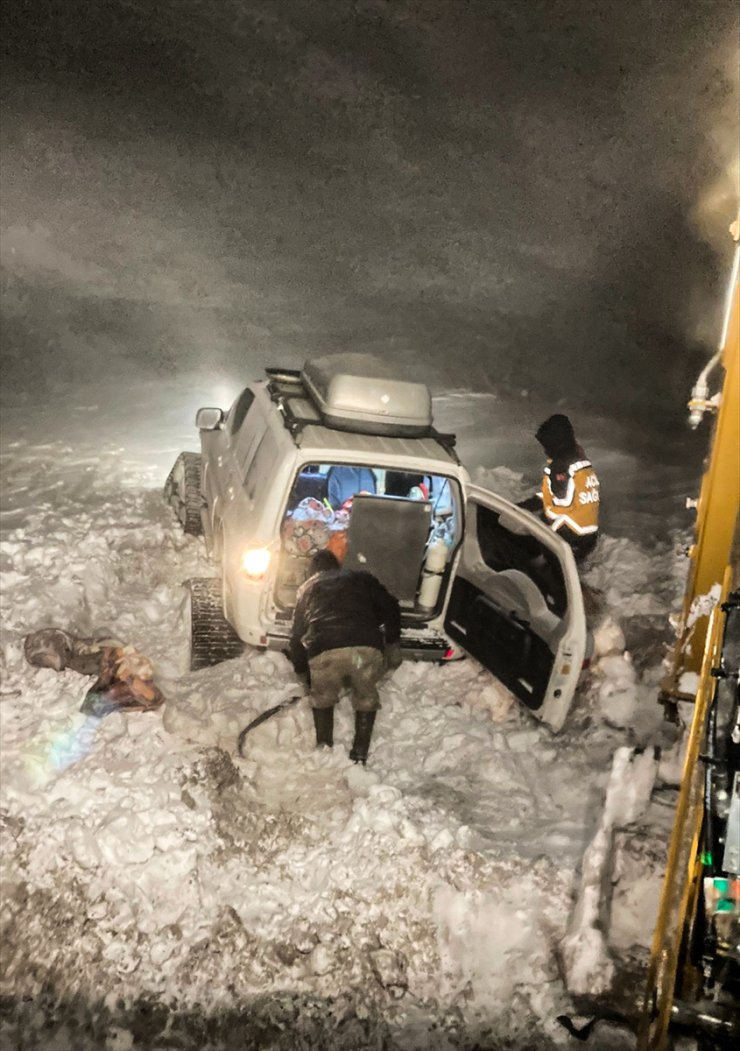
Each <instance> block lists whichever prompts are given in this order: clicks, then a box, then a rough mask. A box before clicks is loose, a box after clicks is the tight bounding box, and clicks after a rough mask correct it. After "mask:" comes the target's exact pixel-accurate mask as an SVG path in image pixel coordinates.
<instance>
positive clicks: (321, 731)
mask: <svg viewBox="0 0 740 1051" xmlns="http://www.w3.org/2000/svg"><path fill="white" fill-rule="evenodd" d="M311 711H312V712H313V724H314V726H315V727H316V747H317V748H332V747H333V746H334V709H333V708H312V709H311Z"/></svg>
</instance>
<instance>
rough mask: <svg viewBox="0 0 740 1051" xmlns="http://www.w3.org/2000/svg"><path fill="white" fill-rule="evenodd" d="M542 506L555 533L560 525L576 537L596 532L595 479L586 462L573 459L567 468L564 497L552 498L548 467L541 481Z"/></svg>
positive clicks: (597, 486) (597, 489)
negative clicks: (575, 534)
mask: <svg viewBox="0 0 740 1051" xmlns="http://www.w3.org/2000/svg"><path fill="white" fill-rule="evenodd" d="M542 505H543V510H544V512H545V517H546V518H547V520H548V521H549V522H550V523H551V528H552V529H554V530H555V531H556V532H557V530H558V529H561V528H562V527H563V526H566V527H567V528H568V529H571V530H572V531H573V532H574V533H577V534H578V535H579V536H587V535H588V534H589V533H596V532H597V531H598V528H599V479H598V478H597V477H596V472H595V471H594V469H593V467H592V465H591V461H590V460H576V461H575V463H572V464H571V465H570V466H569V467H568V485H567V487H566V490H565V496H560V497H558V496H555V495H554V493H553V491H552V488H551V484H550V467H549V465H548V466H547V467H546V468H545V474H544V477H543V479H542Z"/></svg>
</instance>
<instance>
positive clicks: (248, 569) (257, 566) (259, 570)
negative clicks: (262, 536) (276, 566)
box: [242, 547, 270, 580]
mask: <svg viewBox="0 0 740 1051" xmlns="http://www.w3.org/2000/svg"><path fill="white" fill-rule="evenodd" d="M269 565H270V549H269V548H267V547H250V548H247V550H246V551H245V552H244V554H243V555H242V570H243V571H244V572H245V573H246V574H247V576H248V577H251V578H252V579H253V580H259V578H260V577H263V576H264V575H265V573H266V572H267V568H268V566H269Z"/></svg>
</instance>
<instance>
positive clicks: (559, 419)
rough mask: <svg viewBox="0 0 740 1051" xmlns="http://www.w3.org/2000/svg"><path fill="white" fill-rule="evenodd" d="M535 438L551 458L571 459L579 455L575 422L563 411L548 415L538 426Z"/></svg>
mask: <svg viewBox="0 0 740 1051" xmlns="http://www.w3.org/2000/svg"><path fill="white" fill-rule="evenodd" d="M535 438H536V439H537V441H538V442H539V443H540V445H541V446H542V448H543V449H544V450H545V452H546V453H547V455H548V456H549V457H550V459H551V460H570V459H573V458H574V457H575V456H576V455H577V451H578V446H577V444H576V436H575V432H574V431H573V424H572V423H571V422H570V420H569V419H568V417H567V416H563V415H562V413H559V412H558V413H555V415H554V416H548V418H547V419H546V420H545V422H544V423H541V424H540V426H539V427H538V428H537V432H536V434H535Z"/></svg>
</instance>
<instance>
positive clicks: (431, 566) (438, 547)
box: [419, 538, 448, 610]
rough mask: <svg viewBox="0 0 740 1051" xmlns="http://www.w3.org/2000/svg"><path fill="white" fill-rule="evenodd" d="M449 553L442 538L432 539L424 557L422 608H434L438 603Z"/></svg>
mask: <svg viewBox="0 0 740 1051" xmlns="http://www.w3.org/2000/svg"><path fill="white" fill-rule="evenodd" d="M447 555H448V550H447V544H445V542H444V540H442V539H441V538H439V539H438V540H434V541H432V543H431V544H430V545H429V547H428V548H427V557H426V558H425V559H424V569H423V570H422V574H421V587H420V588H419V605H420V606H421V607H422V609H426V610H433V609H434V607H435V605H436V603H437V599H438V598H439V589H440V588H441V586H442V577H443V575H444V571H445V566H446V565H447Z"/></svg>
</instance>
